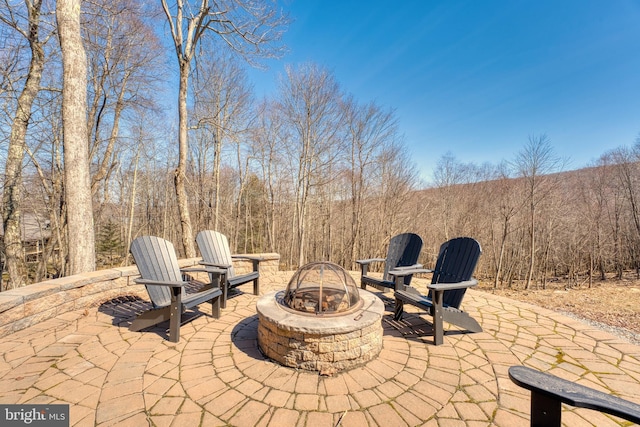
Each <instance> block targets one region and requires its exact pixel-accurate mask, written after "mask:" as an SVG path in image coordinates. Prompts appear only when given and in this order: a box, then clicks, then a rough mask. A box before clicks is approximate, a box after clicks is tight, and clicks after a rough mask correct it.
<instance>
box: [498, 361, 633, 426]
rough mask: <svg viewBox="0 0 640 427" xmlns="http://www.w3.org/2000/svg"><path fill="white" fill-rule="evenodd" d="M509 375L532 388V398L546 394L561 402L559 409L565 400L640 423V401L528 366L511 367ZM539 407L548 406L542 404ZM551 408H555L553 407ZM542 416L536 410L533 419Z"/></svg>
mask: <svg viewBox="0 0 640 427" xmlns="http://www.w3.org/2000/svg"><path fill="white" fill-rule="evenodd" d="M509 378H511V381H513V382H514V383H515V384H517V385H519V386H520V387H522V388H526V389H527V390H531V393H532V400H534V399H540V397H542V400H543V401H544V400H545V398H546V399H550V400H551V401H552V402H554V404H555V405H557V410H558V411H559V410H560V409H559V407H560V402H562V403H565V404H567V405H571V406H575V407H577V408H588V409H595V410H597V411H601V412H605V413H607V414H611V415H615V416H617V417H621V418H624V419H625V420H629V421H632V422H634V423H640V405H639V404H637V403H633V402H629V401H628V400H624V399H622V398H620V397H617V396H613V395H610V394H607V393H603V392H601V391H598V390H594V389H592V388H589V387H586V386H583V385H580V384H576V383H574V382H572V381H567V380H565V379H562V378H558V377H556V376H555V375H551V374H547V373H546V372H540V371H537V370H535V369H531V368H528V367H526V366H512V367H510V368H509ZM538 409H547V408H546V407H538ZM550 410H551V411H553V409H550ZM538 416H540V414H535V413H533V411H532V414H531V419H532V420H533V419H534V418H536V417H538ZM543 416H544V415H543ZM558 425H559V424H558Z"/></svg>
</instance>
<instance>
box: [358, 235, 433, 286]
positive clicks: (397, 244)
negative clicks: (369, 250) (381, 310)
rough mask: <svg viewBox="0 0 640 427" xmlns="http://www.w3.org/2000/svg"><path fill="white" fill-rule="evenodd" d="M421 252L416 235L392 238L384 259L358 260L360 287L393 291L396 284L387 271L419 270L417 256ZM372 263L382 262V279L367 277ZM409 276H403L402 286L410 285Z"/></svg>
mask: <svg viewBox="0 0 640 427" xmlns="http://www.w3.org/2000/svg"><path fill="white" fill-rule="evenodd" d="M421 250H422V239H421V238H420V236H418V235H417V234H413V233H404V234H398V235H397V236H394V237H392V238H391V240H390V241H389V248H388V249H387V257H386V258H370V259H360V260H357V261H356V263H357V264H359V265H360V269H361V272H362V273H361V276H360V286H361V287H362V289H367V285H371V286H374V287H375V288H376V289H379V290H381V291H384V290H385V289H395V286H396V283H395V281H394V279H393V277H392V276H390V275H389V271H391V270H396V269H398V268H404V267H412V268H419V267H421V265H418V264H416V263H417V262H418V256H419V255H420V251H421ZM374 262H384V271H383V273H382V278H378V277H373V276H370V275H369V265H371V264H372V263H374ZM411 277H412V276H411V274H407V275H405V276H403V279H402V280H403V284H404V285H405V286H409V285H410V284H411Z"/></svg>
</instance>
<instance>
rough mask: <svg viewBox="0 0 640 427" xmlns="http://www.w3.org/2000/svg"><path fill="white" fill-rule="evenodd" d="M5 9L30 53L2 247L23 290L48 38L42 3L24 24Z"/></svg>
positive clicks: (14, 131)
mask: <svg viewBox="0 0 640 427" xmlns="http://www.w3.org/2000/svg"><path fill="white" fill-rule="evenodd" d="M5 6H6V9H5V11H4V12H3V13H0V22H2V23H4V24H5V25H7V26H9V27H10V28H11V29H12V30H14V31H15V32H17V33H18V34H20V35H21V36H22V37H24V39H25V40H26V41H27V42H28V44H29V47H30V51H31V59H30V61H29V71H28V73H27V77H26V79H25V81H24V86H23V88H22V91H21V92H20V96H19V97H18V100H17V104H16V111H15V116H14V119H13V123H12V126H11V135H10V137H9V149H8V152H7V160H6V164H5V175H4V191H3V193H2V205H3V210H2V212H3V215H2V220H3V225H4V241H3V246H4V250H5V257H6V265H7V271H8V273H9V280H10V281H11V284H12V286H13V287H14V288H16V287H20V286H23V285H24V284H25V280H26V279H27V277H26V271H25V265H24V262H23V256H22V231H21V227H20V222H21V216H22V198H23V182H22V170H23V169H22V168H23V165H22V163H23V160H24V157H25V153H26V149H27V128H28V127H29V121H30V119H31V114H32V107H33V103H34V101H35V99H36V97H37V95H38V92H39V90H40V81H41V80H42V72H43V69H44V63H45V55H44V44H45V42H46V40H47V36H45V37H44V38H41V36H40V29H41V28H40V27H41V21H40V14H41V8H42V0H35V1H33V2H32V1H29V0H27V1H25V7H26V15H27V20H26V21H25V22H23V20H21V19H20V18H19V16H20V15H22V14H21V13H20V12H19V11H17V10H14V8H15V7H16V6H13V5H11V4H9V3H8V2H6V1H5Z"/></svg>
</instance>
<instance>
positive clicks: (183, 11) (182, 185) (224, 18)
mask: <svg viewBox="0 0 640 427" xmlns="http://www.w3.org/2000/svg"><path fill="white" fill-rule="evenodd" d="M162 8H163V10H164V13H165V16H166V18H167V21H168V22H169V28H170V31H171V38H172V40H173V44H174V48H175V53H176V58H177V59H178V68H179V72H180V83H179V91H178V122H179V123H178V128H179V130H178V167H177V168H176V170H175V176H174V182H175V190H176V197H177V200H178V211H179V214H180V224H181V228H182V245H183V247H184V250H185V253H186V256H187V257H193V256H195V253H196V252H195V246H194V243H193V242H194V239H193V230H192V224H191V216H190V214H189V203H188V196H187V189H186V182H185V180H186V169H187V156H188V154H189V146H188V140H187V130H188V113H187V90H188V87H189V77H190V74H191V65H192V64H191V63H192V61H193V59H194V57H195V54H196V49H197V47H198V44H199V43H200V41H201V39H202V38H203V37H205V36H207V35H209V34H214V35H216V36H219V38H220V39H221V40H222V41H224V43H226V45H227V46H228V47H229V48H231V49H232V50H234V51H235V52H237V53H238V54H240V55H242V56H243V57H244V58H246V59H247V60H249V61H250V62H251V61H253V60H255V59H257V58H260V57H265V56H267V57H269V56H279V55H280V54H281V53H282V48H281V47H280V46H278V45H277V44H276V42H278V41H279V40H280V37H281V35H282V31H283V28H284V26H285V25H286V24H287V18H286V17H285V16H284V15H282V14H281V13H280V12H279V11H278V10H276V8H275V5H273V4H271V3H268V2H266V1H252V0H222V1H219V2H210V1H209V0H198V1H196V0H194V1H189V0H175V2H173V3H172V4H171V5H170V4H169V2H168V0H162Z"/></svg>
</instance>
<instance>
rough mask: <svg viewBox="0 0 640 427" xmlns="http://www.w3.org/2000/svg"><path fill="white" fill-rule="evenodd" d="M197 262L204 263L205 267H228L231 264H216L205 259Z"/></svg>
mask: <svg viewBox="0 0 640 427" xmlns="http://www.w3.org/2000/svg"><path fill="white" fill-rule="evenodd" d="M198 264H200V265H206V266H207V267H217V268H222V269H229V268H231V267H232V266H231V265H229V264H217V263H215V262H207V261H204V260H202V261H198Z"/></svg>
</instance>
